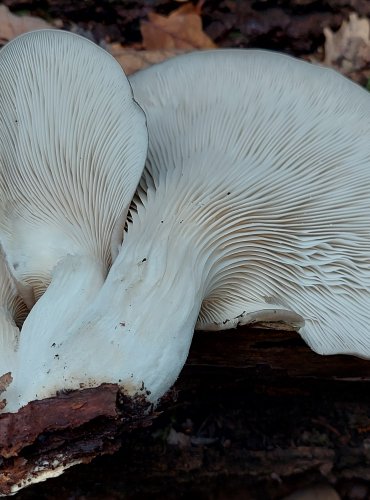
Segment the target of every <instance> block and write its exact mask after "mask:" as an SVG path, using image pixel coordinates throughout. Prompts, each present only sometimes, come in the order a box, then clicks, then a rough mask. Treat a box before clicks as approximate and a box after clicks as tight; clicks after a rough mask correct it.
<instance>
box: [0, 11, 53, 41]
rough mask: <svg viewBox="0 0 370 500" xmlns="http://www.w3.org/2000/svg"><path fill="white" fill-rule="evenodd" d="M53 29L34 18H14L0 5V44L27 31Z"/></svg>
mask: <svg viewBox="0 0 370 500" xmlns="http://www.w3.org/2000/svg"><path fill="white" fill-rule="evenodd" d="M45 28H53V26H52V25H51V24H49V23H47V22H46V21H44V20H43V19H39V18H38V17H34V16H16V15H15V14H12V13H11V12H10V10H9V9H8V7H6V6H5V5H0V44H2V45H3V44H4V43H6V42H8V41H9V40H11V39H12V38H15V37H16V36H18V35H21V34H22V33H26V32H27V31H32V30H39V29H45Z"/></svg>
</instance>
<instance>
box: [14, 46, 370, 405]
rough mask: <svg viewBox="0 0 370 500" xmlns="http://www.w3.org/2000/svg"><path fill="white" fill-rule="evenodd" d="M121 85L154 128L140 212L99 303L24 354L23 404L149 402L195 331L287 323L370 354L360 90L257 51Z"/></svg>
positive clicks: (367, 180)
mask: <svg viewBox="0 0 370 500" xmlns="http://www.w3.org/2000/svg"><path fill="white" fill-rule="evenodd" d="M130 81H131V85H132V87H133V90H134V95H135V99H136V100H137V101H138V102H139V103H140V105H141V107H142V108H143V109H144V111H145V113H146V115H147V120H148V130H149V153H148V159H147V165H146V170H145V173H144V176H143V178H142V181H141V185H140V189H139V191H138V194H137V197H136V210H134V211H133V213H132V222H130V223H129V224H128V232H127V235H125V241H124V244H123V246H122V249H121V251H120V253H119V255H118V257H117V259H116V260H115V262H114V263H113V266H112V268H111V269H110V272H109V274H108V276H107V279H106V281H105V283H104V285H103V287H102V288H101V290H100V292H99V293H98V294H97V296H96V298H95V300H94V301H93V302H92V303H91V304H90V305H89V307H88V309H87V311H86V312H85V313H84V315H83V316H82V318H81V319H80V320H78V321H76V322H75V323H74V324H73V325H72V327H71V328H70V329H69V332H68V335H66V336H65V338H66V340H65V341H64V342H63V345H61V346H59V347H58V349H57V351H53V350H52V349H51V350H50V352H49V353H48V356H47V358H44V360H43V362H41V361H40V360H38V359H33V361H32V363H33V364H34V365H35V366H38V371H37V373H39V374H40V375H39V379H38V380H37V382H36V383H34V380H30V381H29V383H28V385H27V384H25V385H24V393H23V398H24V401H27V400H30V399H33V398H34V397H35V396H36V394H38V395H39V396H40V394H41V396H42V397H46V396H48V395H51V394H53V392H54V391H55V390H56V389H57V388H58V387H59V388H61V387H62V386H63V387H65V388H67V389H73V388H78V387H79V384H80V383H85V384H87V385H98V384H99V383H101V382H118V383H120V384H121V385H122V386H123V388H124V389H125V390H126V392H127V393H128V394H131V395H134V394H135V393H136V392H138V393H143V394H146V395H147V396H148V398H149V399H150V400H151V401H153V402H155V401H157V399H158V398H159V397H161V396H162V395H163V394H164V393H165V392H166V391H167V390H168V389H169V387H170V386H171V385H172V384H173V383H174V382H175V380H176V378H177V376H178V374H179V372H180V370H181V368H182V366H183V364H184V362H185V360H186V357H187V355H188V351H189V347H190V343H191V339H192V336H193V331H194V328H195V327H197V328H199V329H211V330H220V329H225V328H232V327H235V326H236V325H237V324H242V323H249V322H255V321H266V320H267V321H284V322H286V323H287V324H289V325H292V326H293V327H295V328H299V327H301V328H300V333H301V335H302V336H303V338H304V339H305V340H306V341H307V342H308V344H309V345H310V346H311V347H312V348H313V349H315V350H316V351H317V352H319V353H323V354H324V353H325V354H333V353H352V354H356V355H359V356H364V357H370V332H369V322H370V321H369V320H370V260H369V259H370V257H369V256H370V232H369V227H370V196H369V193H370V141H369V138H370V121H369V116H370V97H369V94H368V93H367V92H366V91H365V90H363V89H361V88H360V87H358V86H357V85H355V84H354V83H352V82H350V81H349V80H347V79H346V78H344V77H343V76H341V75H339V74H337V73H335V72H333V71H331V70H327V69H324V68H320V67H315V66H312V65H310V64H308V63H305V62H302V61H297V60H295V59H292V58H290V57H287V56H282V55H278V54H275V53H268V52H263V51H243V50H227V51H215V52H205V53H194V54H190V55H185V56H181V57H178V58H175V59H172V60H170V61H168V62H165V63H162V64H160V65H157V66H154V67H152V68H150V69H147V70H144V71H142V72H139V73H137V74H136V75H134V76H133V77H131V79H130ZM54 353H57V354H58V358H55V354H54ZM96 353H98V354H96ZM36 358H37V356H36ZM25 382H26V381H25ZM40 386H43V390H42V391H41V392H38V391H39V388H40Z"/></svg>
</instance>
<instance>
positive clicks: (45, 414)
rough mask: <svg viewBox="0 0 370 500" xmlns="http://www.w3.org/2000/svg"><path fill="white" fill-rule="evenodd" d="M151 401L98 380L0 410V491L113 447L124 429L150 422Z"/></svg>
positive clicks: (16, 487) (5, 492) (47, 475)
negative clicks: (10, 410)
mask: <svg viewBox="0 0 370 500" xmlns="http://www.w3.org/2000/svg"><path fill="white" fill-rule="evenodd" d="M149 406H150V405H149V404H148V403H147V402H145V401H144V400H142V399H141V398H139V397H138V398H136V399H130V398H127V397H125V396H124V395H123V394H122V393H121V392H120V390H119V387H118V386H116V385H114V384H102V385H101V386H99V387H97V388H95V389H84V390H83V391H71V392H69V393H61V394H59V395H58V396H56V397H54V398H49V399H44V400H39V401H32V402H31V403H29V404H27V405H26V406H24V407H23V408H21V409H20V410H19V411H18V412H17V413H4V414H2V415H0V457H1V461H0V494H1V495H10V494H13V493H16V492H17V491H18V490H20V489H22V488H24V487H25V486H27V485H29V484H32V483H37V482H40V481H44V480H45V479H48V478H50V477H56V476H58V475H60V474H61V473H62V472H63V471H64V470H65V469H67V468H69V467H71V466H73V465H76V464H79V463H88V462H90V461H91V460H92V459H93V458H95V457H96V456H98V455H101V454H109V453H113V452H114V451H116V450H117V449H118V447H119V443H118V440H117V437H119V436H120V435H121V434H122V433H123V432H125V431H126V432H127V431H129V430H132V428H137V427H140V426H145V425H149V424H150V420H151V418H152V416H153V415H154V414H153V413H152V416H150V415H149V412H148V410H150V408H149Z"/></svg>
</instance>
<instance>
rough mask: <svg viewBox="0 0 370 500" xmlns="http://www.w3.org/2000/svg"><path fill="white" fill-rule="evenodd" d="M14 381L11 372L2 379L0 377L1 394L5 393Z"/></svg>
mask: <svg viewBox="0 0 370 500" xmlns="http://www.w3.org/2000/svg"><path fill="white" fill-rule="evenodd" d="M12 380H13V377H12V374H11V373H10V372H8V373H5V374H4V375H1V377H0V394H1V393H3V392H4V391H5V390H6V389H7V388H8V386H9V385H10V383H11V382H12Z"/></svg>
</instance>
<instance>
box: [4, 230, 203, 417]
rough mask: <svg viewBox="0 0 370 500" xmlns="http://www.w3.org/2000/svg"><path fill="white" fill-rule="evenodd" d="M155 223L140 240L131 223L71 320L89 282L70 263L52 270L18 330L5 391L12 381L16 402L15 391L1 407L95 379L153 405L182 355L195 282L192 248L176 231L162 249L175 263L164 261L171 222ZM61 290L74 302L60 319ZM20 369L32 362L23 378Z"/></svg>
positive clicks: (199, 292)
mask: <svg viewBox="0 0 370 500" xmlns="http://www.w3.org/2000/svg"><path fill="white" fill-rule="evenodd" d="M159 225H160V226H161V230H160V228H159V227H158V225H155V224H153V226H152V231H151V234H148V233H147V234H146V241H145V242H144V241H143V237H144V236H145V235H144V234H143V233H142V230H141V229H142V228H141V226H140V224H138V228H137V229H136V228H135V226H132V227H131V229H132V230H133V231H132V234H131V233H129V234H128V235H127V237H126V239H125V244H124V246H123V248H122V249H121V252H120V253H119V255H118V257H117V259H116V261H115V262H114V264H113V266H112V268H111V272H110V273H109V275H108V277H107V279H106V281H105V283H104V285H103V286H102V288H101V290H100V291H99V293H98V296H97V297H96V300H95V301H91V304H90V305H89V307H88V308H87V309H86V311H84V314H83V315H82V318H81V320H77V321H75V322H74V324H73V325H72V324H71V323H72V319H76V318H77V315H78V313H79V312H80V314H81V311H82V309H81V295H82V294H83V293H87V289H89V287H90V286H91V283H90V282H89V283H88V286H86V282H85V281H83V282H82V281H80V277H82V276H86V274H87V273H86V271H84V272H83V273H78V274H74V273H75V271H74V270H73V267H74V265H71V266H70V269H69V275H68V278H67V276H66V273H65V270H64V269H65V267H66V266H64V265H60V266H59V267H58V269H57V272H56V273H55V276H54V277H53V280H52V283H51V285H50V287H49V288H48V290H47V291H46V293H45V294H44V296H43V297H41V299H40V300H39V302H38V303H37V304H36V305H35V306H34V309H33V310H32V312H31V314H30V315H29V316H28V318H27V321H26V322H25V325H24V327H23V330H22V339H21V347H20V351H19V354H20V356H19V365H20V368H21V371H20V373H19V375H18V377H16V380H15V382H13V384H12V386H11V387H12V390H13V391H14V389H15V390H16V386H18V387H19V388H20V391H21V392H20V393H21V399H20V400H18V401H17V399H16V397H15V393H13V394H12V396H10V395H9V397H7V399H8V400H9V401H10V400H11V401H12V404H11V406H9V407H8V408H7V411H16V410H17V408H18V407H19V406H22V405H23V404H24V403H25V402H27V401H31V400H33V399H41V398H44V397H48V396H53V395H55V393H56V391H58V390H62V389H67V390H68V389H78V388H81V387H89V386H92V387H93V386H98V385H100V384H101V383H103V382H115V383H119V384H120V385H121V386H122V387H123V389H124V390H125V391H126V393H127V394H128V395H132V396H133V395H135V394H137V393H139V394H144V395H145V396H147V397H148V399H149V400H151V401H153V402H155V401H156V400H157V399H158V398H159V397H161V396H162V395H163V394H164V393H165V392H166V391H167V390H168V389H169V388H170V387H171V385H172V384H173V383H174V382H175V380H176V378H177V377H178V375H179V372H180V370H181V368H182V366H183V364H184V363H185V360H186V357H187V355H188V352H189V347H190V344H191V340H192V336H193V332H194V326H195V323H196V320H197V317H198V314H199V310H200V307H201V301H202V296H203V285H202V272H201V271H200V270H197V271H195V268H196V267H197V265H198V263H197V262H196V261H195V260H194V257H195V256H196V255H197V252H192V251H190V249H189V245H186V242H185V241H184V240H181V239H180V238H178V236H177V235H176V240H175V241H172V242H171V244H170V247H171V251H174V252H175V254H176V255H177V258H178V259H179V262H181V266H176V267H171V266H168V254H167V252H168V250H167V249H168V241H169V240H171V238H172V236H171V225H172V224H171V223H168V224H161V222H160V221H159ZM139 226H140V227H139ZM159 235H160V236H159ZM156 236H157V238H156ZM158 236H159V238H158ZM72 264H73V263H72ZM95 274H96V275H97V274H98V270H96V271H95ZM93 275H94V270H93V267H91V274H90V277H91V281H93V284H94V286H95V288H94V289H93V291H90V293H89V294H87V295H86V300H85V303H87V302H89V297H90V299H91V298H92V295H94V293H95V290H96V284H97V283H96V281H95V280H96V278H93ZM72 276H73V280H74V286H73V287H72V286H70V283H71V279H72ZM100 278H101V280H102V279H103V277H102V273H101V274H100ZM68 283H69V286H68ZM99 284H100V282H99ZM67 290H75V292H74V295H73V296H71V297H70V304H71V307H73V305H74V303H75V297H76V296H78V297H80V299H79V302H78V306H77V307H76V310H75V311H74V312H72V311H70V312H69V313H68V324H65V323H64V322H63V318H62V317H58V300H61V299H60V297H64V296H65V294H66V293H67ZM159 291H160V292H159ZM54 301H56V302H54ZM54 339H58V340H56V341H55V340H54ZM55 342H56V345H55ZM36 345H37V348H35V346H36ZM32 346H34V347H32ZM27 366H32V370H33V374H32V376H31V377H30V374H29V370H27V369H26V368H25V367H27ZM9 391H10V389H9Z"/></svg>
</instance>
